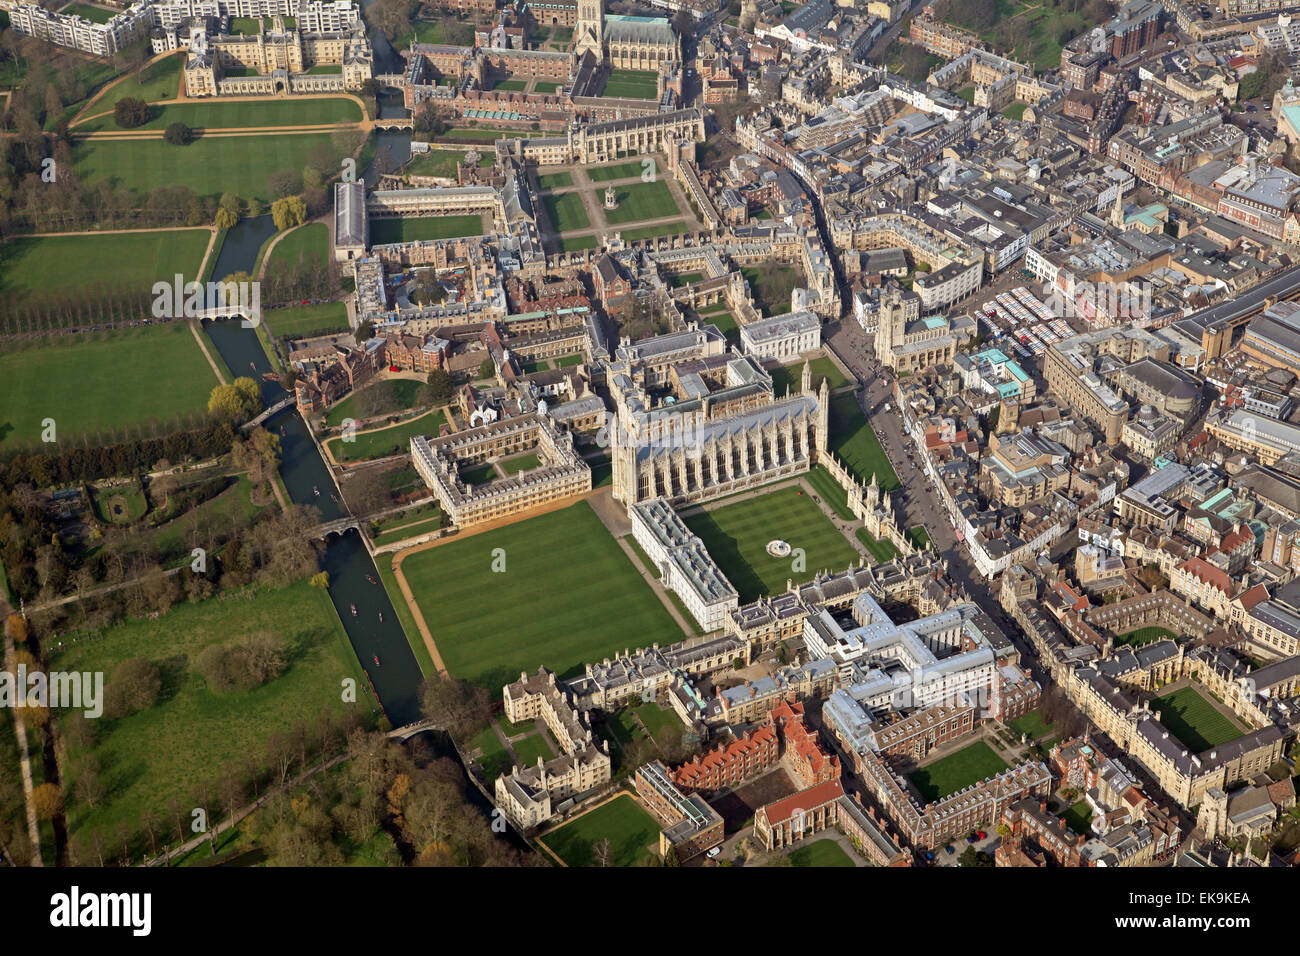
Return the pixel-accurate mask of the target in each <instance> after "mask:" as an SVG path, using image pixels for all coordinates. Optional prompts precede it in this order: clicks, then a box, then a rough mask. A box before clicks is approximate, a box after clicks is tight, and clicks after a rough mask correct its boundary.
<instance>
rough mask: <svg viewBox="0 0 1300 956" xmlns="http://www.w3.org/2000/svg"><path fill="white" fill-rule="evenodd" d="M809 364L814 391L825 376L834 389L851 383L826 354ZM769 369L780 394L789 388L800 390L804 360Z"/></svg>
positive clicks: (792, 390) (773, 383)
mask: <svg viewBox="0 0 1300 956" xmlns="http://www.w3.org/2000/svg"><path fill="white" fill-rule="evenodd" d="M808 366H809V367H808V370H809V371H810V372H812V387H813V391H816V390H817V389H818V387H819V386H820V384H821V380H822V379H823V378H824V379H827V380H829V381H830V385H831V389H832V390H834V389H837V388H839V387H840V386H841V385H847V384H849V380H848V379H847V378H846V377H845V376H844V373H843V372H841V371H840V367H839V366H838V365H836V364H835V363H834V362H833V361H831V360H830V359H829V358H828V357H826V356H825V355H821V356H818V357H817V358H815V359H813V360H812V361H810V362H809V363H808ZM768 371H769V373H770V374H771V376H772V385H773V387H774V388H775V389H776V393H777V394H778V395H781V394H783V393H784V392H786V391H787V390H788V391H791V392H797V391H799V386H800V384H801V382H802V379H803V362H791V363H790V364H789V365H778V366H777V367H776V368H773V369H769V370H768Z"/></svg>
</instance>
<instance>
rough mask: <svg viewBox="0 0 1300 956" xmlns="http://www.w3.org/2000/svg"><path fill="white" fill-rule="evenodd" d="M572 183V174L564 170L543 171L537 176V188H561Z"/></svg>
mask: <svg viewBox="0 0 1300 956" xmlns="http://www.w3.org/2000/svg"><path fill="white" fill-rule="evenodd" d="M572 185H573V174H572V173H566V172H558V173H545V174H543V175H541V176H538V177H537V186H538V188H539V189H563V188H564V187H565V186H572Z"/></svg>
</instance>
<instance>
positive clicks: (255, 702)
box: [56, 581, 373, 837]
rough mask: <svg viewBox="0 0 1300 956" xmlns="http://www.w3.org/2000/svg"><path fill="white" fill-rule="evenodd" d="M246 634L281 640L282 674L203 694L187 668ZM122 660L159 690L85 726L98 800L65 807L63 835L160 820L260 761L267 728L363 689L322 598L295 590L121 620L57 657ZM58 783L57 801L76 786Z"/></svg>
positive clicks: (86, 665)
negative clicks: (348, 683) (149, 671)
mask: <svg viewBox="0 0 1300 956" xmlns="http://www.w3.org/2000/svg"><path fill="white" fill-rule="evenodd" d="M256 631H270V632H272V633H274V634H278V635H280V636H281V637H282V638H283V639H284V640H286V641H287V642H288V645H289V655H288V656H289V659H290V661H291V663H290V665H289V669H288V670H287V671H286V672H285V673H284V674H283V675H282V676H280V677H279V678H277V679H275V680H273V681H271V682H269V683H267V684H264V685H263V686H262V687H259V688H256V689H254V690H251V691H245V692H231V693H228V694H217V693H214V692H212V691H210V690H208V689H207V688H206V687H204V686H203V685H202V681H201V680H200V679H199V678H198V677H197V675H196V674H195V672H194V671H193V669H192V668H193V666H194V662H195V660H196V659H197V658H198V655H199V653H200V652H201V651H202V650H203V649H204V648H205V647H207V646H209V645H211V644H215V643H228V642H233V641H236V640H238V639H239V638H241V637H243V636H245V635H248V634H251V633H253V632H256ZM132 657H144V658H146V659H148V660H152V661H154V662H155V663H156V664H157V665H158V666H159V669H160V670H161V671H162V675H163V693H162V695H161V697H160V699H159V701H158V703H157V704H155V705H154V706H153V707H151V708H149V709H148V710H144V711H141V712H139V713H137V714H133V715H132V716H130V717H126V718H123V719H121V720H117V721H108V720H107V719H104V720H102V721H96V723H98V724H99V725H100V726H99V728H98V730H99V733H98V736H97V740H96V742H95V744H94V752H95V753H96V755H97V756H98V757H99V760H100V763H101V766H102V771H101V772H102V776H103V780H104V784H105V786H106V789H107V792H108V797H107V798H106V800H105V801H104V802H103V803H102V804H101V805H100V806H99V807H98V808H97V809H95V810H90V809H88V808H87V807H85V806H84V805H81V804H78V803H76V802H75V801H74V802H72V803H71V804H70V806H69V824H70V827H71V830H72V834H73V836H74V837H75V836H76V835H77V833H78V831H80V830H81V829H82V828H83V827H87V826H89V827H95V828H98V829H100V830H102V831H103V832H104V833H112V832H113V829H114V826H115V825H116V823H117V822H118V821H119V820H126V821H128V822H129V823H130V825H131V828H132V829H133V830H135V829H138V828H139V825H140V824H139V821H140V816H141V814H142V812H143V811H144V810H145V809H146V808H152V809H154V810H156V811H157V812H158V813H159V814H160V815H162V816H165V815H166V813H167V808H168V802H169V800H171V799H172V798H179V799H182V800H189V799H190V798H191V795H192V793H193V791H194V789H195V788H196V787H197V786H198V785H200V784H201V783H204V782H205V781H212V780H215V778H216V777H218V776H219V774H220V772H221V769H222V767H223V766H225V765H226V764H227V763H232V762H233V764H234V765H235V766H236V767H238V766H241V765H242V763H243V761H244V760H245V758H247V757H249V756H252V757H255V758H258V759H260V758H261V757H262V755H263V752H264V748H265V743H266V740H267V739H268V738H269V736H270V735H271V734H272V733H273V732H274V731H276V730H287V729H289V728H291V727H292V726H293V725H294V723H295V722H297V721H302V720H310V719H313V718H315V717H317V716H318V715H320V714H321V713H322V712H323V711H326V710H332V711H335V712H339V711H341V710H342V708H343V707H345V706H349V705H345V704H343V703H342V701H341V700H340V694H339V687H340V682H341V681H342V680H343V679H344V678H348V677H350V678H353V679H355V680H356V681H357V683H358V685H360V686H364V685H365V678H364V676H363V675H362V674H361V668H360V666H359V664H358V663H357V659H356V655H355V654H354V653H353V651H352V647H351V645H350V644H349V643H348V639H347V636H346V635H345V633H344V631H343V626H342V624H341V623H340V622H339V619H338V616H337V614H336V613H335V612H334V608H333V606H332V605H331V604H330V600H329V597H328V596H327V595H326V594H325V592H324V591H320V590H318V589H316V588H313V587H311V586H310V585H309V584H308V583H307V582H306V581H300V582H299V583H297V584H294V585H292V586H290V587H288V588H285V589H283V590H257V589H247V590H244V591H237V592H231V593H229V594H225V595H222V596H221V597H218V598H213V599H211V600H207V601H203V602H202V603H199V604H179V605H177V606H176V607H175V608H173V609H172V610H171V611H170V612H169V613H167V614H165V615H163V616H162V617H160V618H158V619H156V620H148V619H144V618H141V619H136V620H130V621H125V622H123V623H121V624H117V625H115V626H114V627H112V628H111V629H109V630H108V631H107V632H105V633H104V635H103V636H102V637H99V638H97V639H95V640H93V641H87V642H85V643H81V644H77V645H74V646H73V647H71V648H70V649H69V650H66V651H64V652H63V653H61V654H59V655H58V657H57V658H56V660H57V663H58V666H59V668H60V669H63V670H69V671H92V672H94V671H103V672H105V673H108V674H111V673H112V671H113V669H114V668H115V667H116V666H117V665H118V664H120V663H121V662H122V661H124V660H126V659H127V658H132ZM367 702H370V703H371V704H372V703H373V700H372V699H371V698H369V697H367V696H361V697H360V698H359V702H358V704H356V705H351V706H358V707H363V708H368V704H367ZM73 766H74V767H75V762H74V763H73ZM65 783H67V784H69V785H70V786H68V788H67V792H69V793H71V792H75V779H73V780H70V781H65ZM186 806H190V804H188V803H187V804H186Z"/></svg>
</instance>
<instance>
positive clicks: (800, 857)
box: [790, 840, 856, 867]
mask: <svg viewBox="0 0 1300 956" xmlns="http://www.w3.org/2000/svg"><path fill="white" fill-rule="evenodd" d="M790 862H791V863H792V864H794V865H795V866H799V867H805V866H856V864H855V863H854V862H853V858H852V857H851V856H849V855H848V854H847V853H845V852H844V849H843V847H841V846H840V845H839V844H838V843H836V842H835V841H834V840H816V841H814V842H812V843H804V844H802V845H801V846H799V847H798V848H797V849H795V850H792V851H791V852H790Z"/></svg>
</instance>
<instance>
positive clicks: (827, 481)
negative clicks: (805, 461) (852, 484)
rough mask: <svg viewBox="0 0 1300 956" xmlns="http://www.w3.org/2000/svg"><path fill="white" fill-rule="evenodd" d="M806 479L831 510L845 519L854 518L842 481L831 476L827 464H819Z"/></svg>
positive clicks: (805, 476)
mask: <svg viewBox="0 0 1300 956" xmlns="http://www.w3.org/2000/svg"><path fill="white" fill-rule="evenodd" d="M804 480H805V481H806V482H808V484H810V485H811V486H812V489H813V491H815V492H816V493H817V497H819V498H821V500H822V501H824V502H826V504H827V505H829V506H830V508H831V510H832V511H834V512H835V513H836V514H837V515H839V516H840V517H841V518H843V519H844V520H845V521H852V520H853V512H852V511H850V510H849V497H848V495H847V494H845V492H844V489H843V488H841V487H840V483H839V482H838V481H836V480H835V479H834V478H832V477H831V473H830V472H829V471H827V470H826V466H825V465H818V466H816V467H815V468H813V469H812V470H811V471H810V472H808V474H806V475H804Z"/></svg>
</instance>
